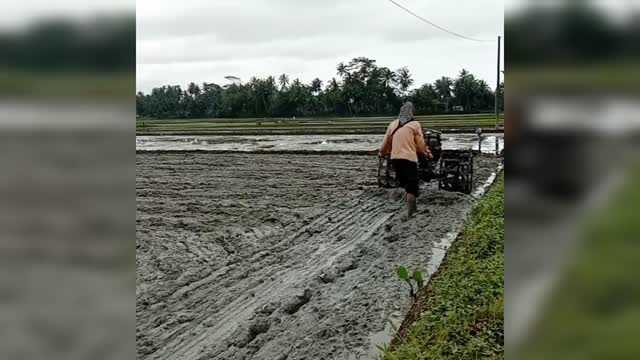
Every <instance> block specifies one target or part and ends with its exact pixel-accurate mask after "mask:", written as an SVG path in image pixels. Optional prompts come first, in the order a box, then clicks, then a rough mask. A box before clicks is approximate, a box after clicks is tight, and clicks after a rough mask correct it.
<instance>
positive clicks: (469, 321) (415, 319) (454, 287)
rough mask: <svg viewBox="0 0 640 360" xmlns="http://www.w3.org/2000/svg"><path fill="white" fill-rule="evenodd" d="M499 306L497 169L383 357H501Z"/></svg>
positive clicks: (500, 187) (500, 191)
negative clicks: (489, 185)
mask: <svg viewBox="0 0 640 360" xmlns="http://www.w3.org/2000/svg"><path fill="white" fill-rule="evenodd" d="M503 309H504V174H501V175H500V177H499V179H498V180H497V181H496V183H495V184H494V185H493V186H492V187H491V189H490V190H489V192H488V193H487V194H486V195H485V196H484V197H483V198H482V199H481V200H480V202H479V203H478V204H477V206H476V207H475V209H474V210H473V212H472V214H471V216H470V217H469V219H468V220H467V223H466V224H465V226H464V229H463V231H462V234H461V236H460V237H459V238H458V239H457V240H456V241H455V242H454V244H453V246H452V247H451V249H449V251H448V253H447V256H446V258H445V260H444V261H443V263H442V264H441V266H440V268H439V270H438V271H437V272H436V274H434V275H433V277H432V278H431V280H430V281H429V283H428V285H427V286H426V287H425V289H423V290H422V291H421V292H420V294H419V295H418V299H417V301H416V302H415V304H414V306H413V308H412V309H411V311H410V312H409V314H408V316H407V319H405V322H404V323H403V327H402V328H401V329H400V331H399V332H398V334H397V335H396V338H395V339H394V341H393V342H392V344H391V346H390V347H389V348H388V349H386V351H385V354H384V359H387V360H396V359H397V360H406V359H430V360H437V359H502V358H503V357H504V355H503V347H504V320H503ZM405 324H408V325H405Z"/></svg>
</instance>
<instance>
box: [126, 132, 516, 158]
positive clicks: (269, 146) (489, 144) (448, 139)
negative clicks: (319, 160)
mask: <svg viewBox="0 0 640 360" xmlns="http://www.w3.org/2000/svg"><path fill="white" fill-rule="evenodd" d="M496 137H497V141H498V149H499V150H502V148H503V146H504V136H503V135H502V134H488V135H485V136H484V137H483V141H482V152H486V153H492V152H495V150H496ZM382 138H383V136H382V135H255V136H224V135H210V136H188V135H179V136H138V137H136V150H143V151H153V150H233V151H249V152H250V151H283V150H307V151H369V150H375V149H376V148H378V146H380V143H381V142H382ZM442 141H443V144H442V145H443V148H444V149H478V136H477V135H475V134H442Z"/></svg>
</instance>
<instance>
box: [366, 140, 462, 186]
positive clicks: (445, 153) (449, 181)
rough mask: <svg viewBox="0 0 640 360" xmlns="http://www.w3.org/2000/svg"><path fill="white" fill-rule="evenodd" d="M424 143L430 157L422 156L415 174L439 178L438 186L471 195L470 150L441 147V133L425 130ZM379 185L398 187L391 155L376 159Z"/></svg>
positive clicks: (425, 178) (428, 178)
mask: <svg viewBox="0 0 640 360" xmlns="http://www.w3.org/2000/svg"><path fill="white" fill-rule="evenodd" d="M425 142H426V143H427V144H428V145H429V148H430V149H431V153H432V154H433V159H432V160H426V159H421V160H420V162H419V165H418V177H419V178H420V180H421V181H423V182H430V181H432V180H438V189H441V190H446V191H454V192H461V193H465V194H470V193H471V191H472V189H473V160H474V152H473V151H472V150H442V147H441V145H442V141H441V136H440V133H438V132H433V131H425ZM378 186H380V187H383V188H397V187H399V186H400V184H399V183H398V181H397V180H396V176H395V171H394V169H393V166H392V164H391V158H390V156H387V157H385V158H378Z"/></svg>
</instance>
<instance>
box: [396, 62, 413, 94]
mask: <svg viewBox="0 0 640 360" xmlns="http://www.w3.org/2000/svg"><path fill="white" fill-rule="evenodd" d="M396 73H397V74H398V80H397V84H398V89H400V93H401V94H402V96H405V94H406V93H407V90H409V88H410V87H411V85H413V79H412V78H411V72H410V71H409V69H408V68H407V67H402V68H400V69H398V70H397V71H396Z"/></svg>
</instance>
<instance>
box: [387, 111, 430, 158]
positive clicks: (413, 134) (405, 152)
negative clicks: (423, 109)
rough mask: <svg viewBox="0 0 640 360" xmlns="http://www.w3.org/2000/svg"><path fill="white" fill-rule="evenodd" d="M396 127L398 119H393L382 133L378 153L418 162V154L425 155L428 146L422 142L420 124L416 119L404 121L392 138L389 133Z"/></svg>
mask: <svg viewBox="0 0 640 360" xmlns="http://www.w3.org/2000/svg"><path fill="white" fill-rule="evenodd" d="M397 127H398V120H395V121H393V122H392V123H391V124H389V127H387V133H386V134H385V135H384V140H383V141H382V146H380V154H381V155H383V156H386V155H388V154H389V153H391V159H406V160H410V161H414V162H418V154H421V155H422V154H424V156H427V153H428V148H427V145H426V144H425V142H424V137H423V136H424V135H423V133H422V126H421V125H420V123H419V122H417V121H411V122H409V123H406V124H405V125H404V126H403V127H401V128H400V129H399V130H398V131H396V133H395V135H393V139H392V138H391V134H392V133H393V131H394V130H395V129H396V128H397Z"/></svg>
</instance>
